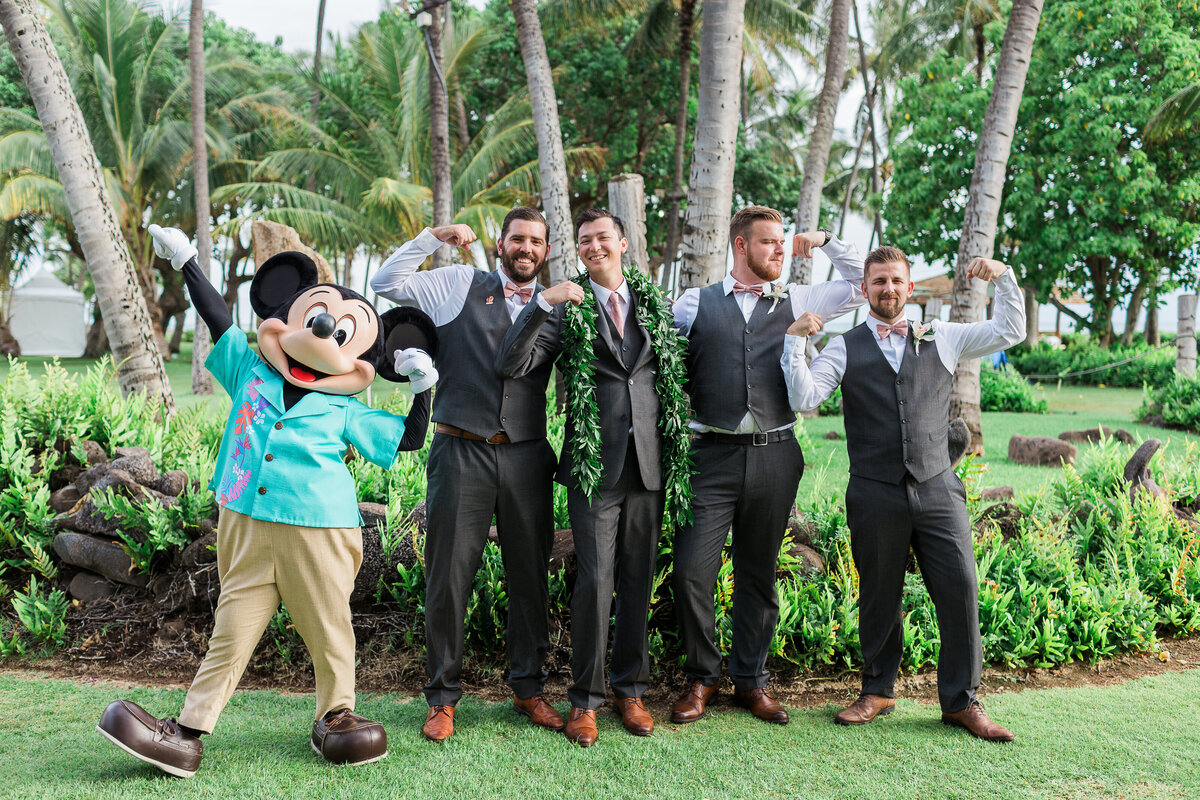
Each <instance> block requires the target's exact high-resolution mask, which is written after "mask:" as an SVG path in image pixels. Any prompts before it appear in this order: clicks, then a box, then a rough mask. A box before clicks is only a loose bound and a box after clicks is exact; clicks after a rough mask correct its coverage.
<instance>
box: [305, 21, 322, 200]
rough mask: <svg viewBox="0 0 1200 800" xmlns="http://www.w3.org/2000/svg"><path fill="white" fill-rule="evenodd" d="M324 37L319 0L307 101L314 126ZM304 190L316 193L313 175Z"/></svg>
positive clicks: (318, 104)
mask: <svg viewBox="0 0 1200 800" xmlns="http://www.w3.org/2000/svg"><path fill="white" fill-rule="evenodd" d="M324 37H325V0H321V3H320V5H318V6H317V42H316V45H315V46H314V47H313V93H312V99H311V100H310V101H309V109H310V111H309V113H310V114H311V116H312V121H313V123H314V124H316V123H317V113H318V112H319V111H320V108H321V39H323V38H324ZM305 188H306V189H308V191H310V192H312V191H316V188H317V178H316V176H315V175H309V176H308V181H307V182H306V183H305Z"/></svg>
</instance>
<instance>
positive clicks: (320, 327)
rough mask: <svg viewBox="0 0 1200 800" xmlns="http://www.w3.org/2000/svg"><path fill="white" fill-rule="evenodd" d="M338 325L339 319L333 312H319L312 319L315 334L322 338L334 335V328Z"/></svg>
mask: <svg viewBox="0 0 1200 800" xmlns="http://www.w3.org/2000/svg"><path fill="white" fill-rule="evenodd" d="M336 325H337V320H335V319H334V318H333V314H318V315H317V316H315V317H313V321H312V332H313V335H314V336H316V337H318V338H321V339H328V338H329V337H330V336H333V329H334V327H335V326H336Z"/></svg>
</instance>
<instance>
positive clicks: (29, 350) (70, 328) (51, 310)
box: [8, 267, 87, 358]
mask: <svg viewBox="0 0 1200 800" xmlns="http://www.w3.org/2000/svg"><path fill="white" fill-rule="evenodd" d="M86 305H87V301H86V300H85V299H84V297H83V295H82V294H80V293H79V292H77V291H75V290H74V289H72V288H71V287H70V286H67V285H66V284H65V283H63V282H62V281H60V280H59V279H58V278H56V277H54V273H53V272H51V271H50V270H49V269H47V268H46V267H43V268H42V269H40V270H38V272H37V274H35V275H34V276H33V277H31V278H30V279H29V280H27V281H25V283H23V284H21V285H20V286H18V287H17V288H15V289H13V293H12V313H11V314H10V316H9V320H8V327H9V329H11V330H12V334H13V336H14V337H15V338H16V340H17V342H19V343H20V345H21V355H23V356H64V357H67V358H77V357H79V356H81V355H83V350H84V347H85V346H86V345H87V320H86V317H85V310H84V309H85V307H86Z"/></svg>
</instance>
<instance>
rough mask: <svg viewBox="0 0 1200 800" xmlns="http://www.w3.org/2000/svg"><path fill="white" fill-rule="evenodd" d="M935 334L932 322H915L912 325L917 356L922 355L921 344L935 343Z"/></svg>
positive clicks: (914, 348)
mask: <svg viewBox="0 0 1200 800" xmlns="http://www.w3.org/2000/svg"><path fill="white" fill-rule="evenodd" d="M933 333H934V331H933V323H932V322H926V323H920V322H914V323H913V324H912V335H913V350H914V351H915V352H916V354H917V355H921V342H932V341H933Z"/></svg>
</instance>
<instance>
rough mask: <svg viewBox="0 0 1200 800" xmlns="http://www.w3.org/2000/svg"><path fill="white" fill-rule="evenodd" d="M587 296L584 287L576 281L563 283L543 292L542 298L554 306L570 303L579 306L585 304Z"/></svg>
mask: <svg viewBox="0 0 1200 800" xmlns="http://www.w3.org/2000/svg"><path fill="white" fill-rule="evenodd" d="M585 296H586V295H584V293H583V287H582V286H580V285H579V284H578V283H576V282H575V281H563V282H562V283H560V284H557V285H555V286H551V287H550V288H549V289H547V290H545V291H544V292H542V298H543V299H544V300H545V301H546V302H547V303H549V304H550V305H552V306H556V305H558V304H559V303H566V302H568V301H570V302H572V303H574V304H575V305H579V304H580V303H582V302H583V299H584V297H585Z"/></svg>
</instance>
